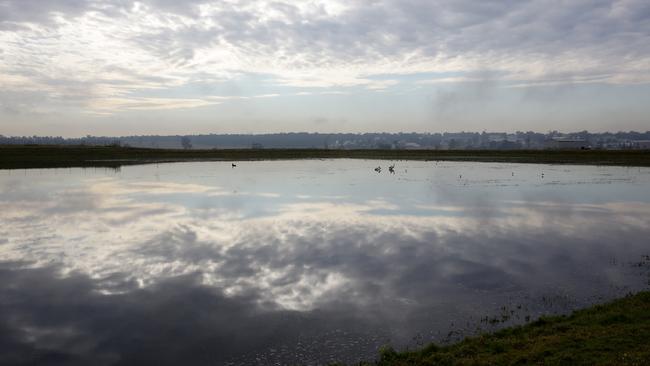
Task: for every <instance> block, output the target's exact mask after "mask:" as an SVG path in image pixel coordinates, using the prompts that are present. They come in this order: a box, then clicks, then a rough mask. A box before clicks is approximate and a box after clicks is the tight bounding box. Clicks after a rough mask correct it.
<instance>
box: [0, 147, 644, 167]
mask: <svg viewBox="0 0 650 366" xmlns="http://www.w3.org/2000/svg"><path fill="white" fill-rule="evenodd" d="M341 158H350V159H383V160H440V161H475V162H502V163H526V164H534V163H538V164H576V165H618V166H650V150H325V149H261V150H254V149H220V150H180V149H149V148H131V147H112V146H67V145H66V146H56V145H0V169H29V168H68V167H115V168H116V167H120V166H125V165H135V164H147V163H164V162H189V161H246V160H291V159H341Z"/></svg>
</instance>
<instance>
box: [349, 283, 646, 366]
mask: <svg viewBox="0 0 650 366" xmlns="http://www.w3.org/2000/svg"><path fill="white" fill-rule="evenodd" d="M649 364H650V292H649V291H645V292H640V293H637V294H635V295H631V294H630V295H628V296H626V297H624V298H622V299H618V300H615V301H612V302H610V303H607V304H603V305H596V306H593V307H590V308H587V309H583V310H578V311H575V312H573V313H572V314H571V315H568V316H553V317H542V318H540V319H538V320H536V321H534V322H532V323H530V324H527V325H524V326H517V327H511V328H506V329H503V330H500V331H498V332H496V333H492V334H484V335H480V336H477V337H471V338H467V339H465V340H463V341H460V342H458V343H455V344H452V345H449V346H436V345H434V344H431V345H429V346H427V347H425V348H423V349H421V350H417V351H407V352H396V351H394V350H393V349H391V348H385V349H383V350H382V351H381V354H380V358H379V360H377V361H376V362H371V363H361V364H360V366H407V365H409V366H414V365H431V366H433V365H649Z"/></svg>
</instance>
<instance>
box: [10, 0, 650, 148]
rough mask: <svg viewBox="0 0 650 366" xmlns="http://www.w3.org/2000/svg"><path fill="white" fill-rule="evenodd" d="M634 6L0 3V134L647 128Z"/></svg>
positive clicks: (644, 60) (645, 36) (645, 71)
mask: <svg viewBox="0 0 650 366" xmlns="http://www.w3.org/2000/svg"><path fill="white" fill-rule="evenodd" d="M648 116H650V2H649V1H647V0H609V1H608V0H571V1H554V0H545V1H542V0H530V1H524V0H503V1H492V0H485V1H478V0H472V1H470V0H429V1H424V0H367V1H343V0H304V1H297V0H296V1H282V0H279V1H272V0H240V1H237V0H222V1H207V0H185V1H177V0H143V1H132V0H103V1H100V0H0V134H4V135H24V134H27V135H33V134H38V135H64V136H79V135H85V134H94V135H126V134H150V133H151V134H176V133H182V134H186V133H187V134H190V133H207V132H214V133H233V132H244V133H249V132H254V133H263V132H281V131H320V132H361V131H372V132H375V131H389V132H393V131H422V132H426V131H430V132H438V131H460V130H472V131H482V130H492V131H495V130H500V131H514V130H535V131H547V130H552V129H558V130H562V131H569V130H582V129H588V130H591V131H603V130H616V131H618V130H643V131H645V130H649V129H650V117H648Z"/></svg>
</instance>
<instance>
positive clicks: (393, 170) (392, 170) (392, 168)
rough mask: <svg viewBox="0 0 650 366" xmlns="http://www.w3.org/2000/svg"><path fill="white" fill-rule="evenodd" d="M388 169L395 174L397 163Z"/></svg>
mask: <svg viewBox="0 0 650 366" xmlns="http://www.w3.org/2000/svg"><path fill="white" fill-rule="evenodd" d="M388 171H389V172H390V174H395V164H393V165H391V166H389V167H388Z"/></svg>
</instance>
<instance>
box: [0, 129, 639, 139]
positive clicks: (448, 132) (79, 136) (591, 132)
mask: <svg viewBox="0 0 650 366" xmlns="http://www.w3.org/2000/svg"><path fill="white" fill-rule="evenodd" d="M463 133H466V134H483V133H486V134H504V133H505V134H517V133H524V134H526V133H535V134H542V135H548V134H569V135H570V134H581V133H589V134H618V133H640V134H647V133H650V130H646V131H641V130H639V131H637V130H628V131H625V130H618V131H589V130H580V131H570V132H564V131H558V130H551V131H545V132H540V131H532V130H528V131H522V130H517V131H489V130H483V131H443V132H417V131H408V132H407V131H400V132H308V131H291V132H229V133H217V132H209V133H191V134H177V133H176V134H175V133H169V134H151V133H150V134H131V135H90V134H86V135H78V136H63V135H4V134H2V133H0V137H2V138H33V137H37V138H46V137H50V138H63V139H83V138H88V137H96V138H122V137H138V136H156V137H171V136H178V137H182V136H268V135H292V134H293V135H298V134H307V135H400V134H418V135H444V134H463Z"/></svg>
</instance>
